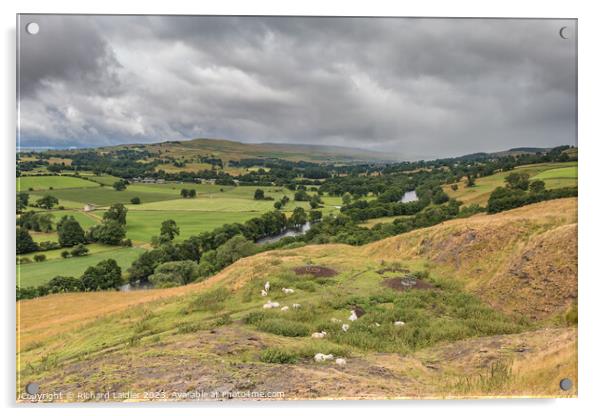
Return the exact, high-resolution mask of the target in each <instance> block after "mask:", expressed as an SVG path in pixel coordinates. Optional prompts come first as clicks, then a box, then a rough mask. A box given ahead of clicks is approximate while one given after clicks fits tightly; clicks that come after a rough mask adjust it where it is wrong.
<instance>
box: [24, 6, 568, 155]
mask: <svg viewBox="0 0 602 416" xmlns="http://www.w3.org/2000/svg"><path fill="white" fill-rule="evenodd" d="M22 19H23V22H22V23H26V22H27V21H30V20H35V21H37V22H39V23H40V26H41V31H40V34H38V35H36V36H30V35H26V34H22V36H21V39H22V41H21V94H22V96H21V128H22V134H21V137H22V144H23V145H48V146H53V145H55V146H56V145H79V146H90V145H104V144H111V143H126V142H149V141H160V140H165V139H182V138H194V137H220V138H230V139H234V140H240V141H246V142H266V141H272V142H297V143H299V142H301V143H313V144H335V145H343V146H351V147H361V148H369V149H374V150H382V151H386V152H389V153H395V154H397V155H398V156H399V157H401V158H410V159H415V158H423V157H425V158H430V157H436V156H448V155H459V154H464V153H470V152H475V151H492V150H501V149H507V148H510V147H516V146H553V145H558V144H566V143H574V142H575V140H576V138H575V123H576V112H575V104H576V83H575V77H576V61H575V58H576V55H575V54H576V48H575V41H574V40H563V39H561V38H560V37H559V35H558V31H559V29H560V27H561V26H569V27H570V28H572V30H571V32H572V33H575V29H574V22H573V21H569V20H566V21H559V20H476V19H464V20H460V19H454V20H449V19H392V18H384V19H361V18H353V19H342V18H270V17H258V18H244V17H176V16H172V17H156V16H150V17H131V16H122V17H75V16H62V17H61V16H36V17H35V18H34V17H27V16H26V17H23V18H22ZM22 26H24V24H23V25H22Z"/></svg>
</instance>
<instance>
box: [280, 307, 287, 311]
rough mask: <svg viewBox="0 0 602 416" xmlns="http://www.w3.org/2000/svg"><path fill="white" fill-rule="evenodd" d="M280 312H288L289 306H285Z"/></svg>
mask: <svg viewBox="0 0 602 416" xmlns="http://www.w3.org/2000/svg"><path fill="white" fill-rule="evenodd" d="M280 310H281V311H282V312H286V311H288V306H283V307H282V308H280Z"/></svg>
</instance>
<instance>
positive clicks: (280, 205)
mask: <svg viewBox="0 0 602 416" xmlns="http://www.w3.org/2000/svg"><path fill="white" fill-rule="evenodd" d="M274 208H276V209H281V208H282V202H280V201H276V202H274Z"/></svg>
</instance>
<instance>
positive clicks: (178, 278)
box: [148, 260, 199, 287]
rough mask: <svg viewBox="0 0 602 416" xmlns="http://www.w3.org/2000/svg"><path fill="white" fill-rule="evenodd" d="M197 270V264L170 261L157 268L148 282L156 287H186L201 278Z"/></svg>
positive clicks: (186, 261)
mask: <svg viewBox="0 0 602 416" xmlns="http://www.w3.org/2000/svg"><path fill="white" fill-rule="evenodd" d="M197 269H198V266H197V264H196V263H195V262H194V261H191V260H183V261H169V262H167V263H163V264H160V265H159V266H157V268H156V269H155V272H154V273H153V274H152V275H150V276H149V277H148V280H149V281H150V282H151V283H152V284H153V285H154V286H155V287H172V286H181V285H186V284H188V283H191V282H193V281H194V280H195V279H196V278H197V277H198V276H199V274H198V270H197Z"/></svg>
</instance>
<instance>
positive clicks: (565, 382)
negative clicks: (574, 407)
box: [560, 378, 573, 391]
mask: <svg viewBox="0 0 602 416" xmlns="http://www.w3.org/2000/svg"><path fill="white" fill-rule="evenodd" d="M560 388H561V389H562V390H564V391H567V390H570V389H572V388H573V382H572V381H571V379H570V378H563V379H562V380H560Z"/></svg>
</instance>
